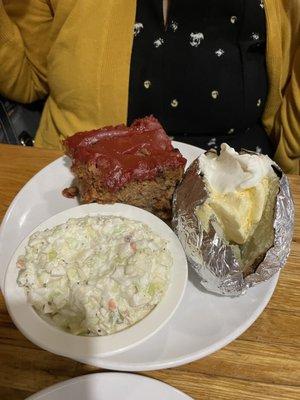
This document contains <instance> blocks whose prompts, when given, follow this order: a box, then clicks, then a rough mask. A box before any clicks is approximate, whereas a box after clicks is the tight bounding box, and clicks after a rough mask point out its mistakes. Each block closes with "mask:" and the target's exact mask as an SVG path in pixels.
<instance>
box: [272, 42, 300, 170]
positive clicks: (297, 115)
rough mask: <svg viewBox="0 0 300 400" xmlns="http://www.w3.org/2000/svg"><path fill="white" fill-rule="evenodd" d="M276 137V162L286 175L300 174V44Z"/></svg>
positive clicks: (278, 119) (285, 94) (277, 124)
mask: <svg viewBox="0 0 300 400" xmlns="http://www.w3.org/2000/svg"><path fill="white" fill-rule="evenodd" d="M274 136H275V139H276V142H277V143H278V148H277V151H276V154H275V161H276V162H278V164H279V165H281V166H282V168H283V169H284V170H285V172H286V173H292V174H297V173H300V169H299V167H300V43H299V46H298V48H297V50H296V54H295V57H294V61H293V69H292V74H291V77H290V81H289V83H288V85H287V87H286V90H285V93H284V97H283V101H282V104H281V107H280V110H279V112H278V114H277V117H276V119H275V126H274Z"/></svg>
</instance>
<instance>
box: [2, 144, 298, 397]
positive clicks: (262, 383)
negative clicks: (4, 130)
mask: <svg viewBox="0 0 300 400" xmlns="http://www.w3.org/2000/svg"><path fill="white" fill-rule="evenodd" d="M60 155H61V153H60V152H58V151H52V150H41V149H33V148H23V147H16V146H7V145H0V220H1V219H2V218H3V216H4V214H5V212H6V210H7V208H8V206H9V204H10V203H11V201H12V200H13V198H14V196H15V195H16V194H17V192H18V191H19V190H20V189H21V187H22V186H23V185H24V184H25V183H26V182H27V181H28V180H29V179H30V178H31V177H32V176H33V175H34V174H35V173H36V172H37V171H39V170H40V169H41V168H43V167H44V166H45V165H47V164H49V163H50V162H51V161H53V160H54V159H56V158H57V157H59V156H60ZM289 179H290V183H291V187H292V192H293V196H294V201H295V205H296V225H295V233H294V241H293V245H292V251H291V255H290V257H289V260H288V262H287V264H286V266H285V268H284V270H283V271H282V273H281V275H280V278H279V282H278V285H277V287H276V290H275V293H274V295H273V297H272V299H271V301H270V303H269V305H268V306H267V308H266V309H265V311H264V312H263V313H262V315H261V316H260V317H259V318H258V320H257V321H256V322H255V323H254V324H253V325H252V326H251V327H250V328H249V329H248V330H247V331H246V332H245V333H244V334H243V335H242V336H240V337H239V338H238V339H237V340H235V341H234V342H232V343H231V344H229V345H228V346H226V347H225V348H224V349H222V350H219V351H218V352H217V353H215V354H213V355H211V356H208V357H206V358H204V359H202V360H199V361H196V362H193V363H191V364H187V365H184V366H181V367H177V368H174V369H167V370H163V371H152V372H147V373H143V374H142V375H146V376H150V377H153V378H156V379H159V380H161V381H164V382H166V383H168V384H170V385H172V386H174V387H176V388H178V389H180V390H182V391H183V392H185V393H187V394H188V395H190V396H191V397H193V398H194V399H199V400H243V399H249V400H253V399H256V400H276V399H280V400H290V399H293V400H299V399H300V286H299V285H300V176H290V177H289ZM96 371H100V370H99V369H98V368H95V367H92V366H88V365H85V364H81V363H79V362H75V361H72V360H69V359H67V358H64V357H59V356H56V355H54V354H51V353H48V352H47V351H44V350H41V349H40V348H38V347H37V346H35V345H34V344H32V343H31V342H29V341H28V340H27V339H26V338H25V337H24V336H23V335H22V334H21V333H20V332H19V331H18V330H17V329H16V327H15V326H14V324H13V323H12V321H11V319H10V317H9V315H8V313H7V310H6V307H5V303H4V299H3V296H2V294H1V293H0V399H1V400H18V399H25V398H26V397H27V396H29V395H30V394H32V393H34V392H37V391H39V390H41V389H43V388H46V387H47V386H50V385H52V384H54V383H57V382H60V381H63V380H66V379H69V378H71V377H75V376H79V375H83V374H87V373H91V372H96ZM83 400H84V399H83Z"/></svg>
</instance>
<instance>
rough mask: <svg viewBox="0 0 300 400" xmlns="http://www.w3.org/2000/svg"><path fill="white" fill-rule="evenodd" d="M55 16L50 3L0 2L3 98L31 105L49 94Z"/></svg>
mask: <svg viewBox="0 0 300 400" xmlns="http://www.w3.org/2000/svg"><path fill="white" fill-rule="evenodd" d="M52 19H53V15H52V11H51V8H50V5H49V3H48V1H47V0H26V1H25V0H19V1H11V0H0V66H1V67H0V94H1V95H3V96H4V97H7V98H9V99H11V100H15V101H18V102H21V103H30V102H32V101H35V100H37V99H39V98H42V97H45V96H46V95H47V93H48V86H47V75H46V64H47V55H48V53H49V49H50V27H51V23H52Z"/></svg>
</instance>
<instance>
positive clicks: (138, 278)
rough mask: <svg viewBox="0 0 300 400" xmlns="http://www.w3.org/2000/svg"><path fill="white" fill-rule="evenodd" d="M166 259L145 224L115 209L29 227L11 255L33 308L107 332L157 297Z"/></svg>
mask: <svg viewBox="0 0 300 400" xmlns="http://www.w3.org/2000/svg"><path fill="white" fill-rule="evenodd" d="M172 263H173V260H172V257H171V254H170V252H169V250H168V249H167V242H166V241H165V240H163V239H162V238H160V237H159V236H158V235H156V234H155V233H154V232H153V231H152V230H151V229H150V228H149V227H148V226H147V225H145V224H143V223H141V222H138V221H134V220H130V219H127V218H121V217H116V216H94V217H93V216H88V217H84V218H77V219H75V218H73V219H69V220H68V221H67V222H66V223H64V224H61V225H58V226H56V227H54V228H52V229H48V230H45V231H41V232H36V233H34V234H33V235H32V236H31V237H30V239H29V242H28V245H27V246H26V250H25V255H23V256H21V257H20V258H19V260H18V262H17V265H18V267H19V268H20V272H19V275H18V279H17V282H18V285H19V286H22V287H24V289H25V290H26V292H27V295H28V301H29V302H30V303H31V304H32V305H33V307H34V308H35V309H36V311H37V312H38V313H39V314H40V315H42V316H47V318H50V319H51V321H52V322H53V323H54V324H55V325H57V326H59V327H60V328H62V329H64V330H67V331H69V332H71V333H73V334H77V335H92V336H95V335H100V336H102V335H109V334H112V333H114V332H117V331H120V330H123V329H125V328H128V327H129V326H131V325H133V324H135V323H136V322H137V321H139V320H141V319H142V318H144V317H145V316H146V315H147V314H148V313H149V312H150V311H151V310H152V309H153V308H154V307H155V306H156V305H157V304H158V303H159V302H160V300H161V299H162V297H163V295H164V293H165V291H166V289H167V287H168V283H169V275H170V268H171V266H172Z"/></svg>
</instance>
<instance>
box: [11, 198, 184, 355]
mask: <svg viewBox="0 0 300 400" xmlns="http://www.w3.org/2000/svg"><path fill="white" fill-rule="evenodd" d="M83 215H120V216H124V217H127V218H132V219H136V220H137V221H142V222H144V223H146V224H148V225H149V226H150V227H151V228H152V229H153V231H154V232H156V233H159V232H160V235H161V236H162V237H164V238H167V239H168V247H169V249H170V251H172V255H173V267H172V273H171V282H170V285H169V287H168V289H167V292H166V293H165V295H164V297H163V298H162V300H161V302H160V303H159V304H158V305H157V306H156V307H155V308H154V309H153V310H152V311H151V312H150V313H149V314H148V315H147V316H146V317H145V318H144V319H142V320H141V321H139V322H138V323H136V324H135V325H133V326H132V327H129V328H128V329H125V330H124V331H121V332H118V333H115V334H113V335H109V336H103V337H92V338H91V337H88V338H87V337H81V336H76V335H72V334H70V333H66V332H63V331H61V330H59V329H57V328H56V327H53V326H51V325H49V324H48V323H47V322H45V321H44V320H43V319H42V318H41V317H39V316H38V315H37V313H36V312H35V311H34V310H33V309H32V307H31V306H30V305H29V304H28V303H27V302H26V296H25V293H24V291H23V289H22V288H19V287H18V286H17V284H16V280H15V279H16V274H17V271H16V267H15V263H16V259H17V257H18V255H19V254H21V253H23V250H24V247H25V245H26V243H27V242H28V238H29V236H30V235H32V233H34V232H35V231H37V230H41V229H46V228H47V227H49V226H50V227H52V226H55V225H57V224H60V223H61V222H62V221H65V220H67V219H69V218H71V217H81V216H83ZM53 221H54V222H53ZM56 221H58V222H56ZM187 275H188V269H187V262H186V257H185V254H184V251H183V248H182V246H181V244H180V242H179V240H178V238H177V237H176V235H175V234H174V232H173V231H172V230H171V228H169V227H168V225H167V224H165V223H164V222H163V221H161V220H160V219H159V218H157V217H156V216H154V215H153V214H151V213H149V212H147V211H145V210H142V209H140V208H137V207H134V206H130V205H126V204H120V203H115V204H113V205H101V204H97V203H92V204H84V205H79V206H76V207H72V208H69V209H67V210H64V211H62V212H60V213H57V214H55V215H53V216H52V217H50V218H47V219H46V220H45V221H43V222H42V223H41V224H39V225H38V226H37V227H35V228H34V229H33V230H32V231H31V232H30V233H29V234H28V235H27V236H26V237H25V238H24V239H23V240H22V242H21V243H20V244H19V245H18V247H17V249H16V250H15V252H14V254H13V256H12V258H11V260H10V262H9V265H8V267H7V270H6V273H5V280H4V298H5V301H6V305H7V309H8V312H9V314H10V316H11V318H12V320H13V322H14V323H15V325H16V326H17V327H18V329H19V330H20V331H21V332H22V333H23V334H24V336H25V337H27V338H28V339H29V340H30V341H32V342H33V343H35V344H37V345H38V346H39V347H41V348H43V349H45V350H47V351H50V352H52V353H55V354H59V355H63V356H65V357H70V358H78V357H80V358H81V357H91V356H92V354H93V357H101V358H104V357H109V356H112V355H116V354H119V353H121V352H124V351H127V350H129V349H131V348H133V347H135V346H137V345H138V344H141V343H143V342H144V341H146V340H147V339H149V338H150V337H152V336H153V335H154V334H155V333H157V332H158V331H159V330H160V329H161V328H163V326H165V324H166V323H167V322H168V321H169V320H170V318H171V317H172V316H173V315H174V313H175V312H176V310H177V308H178V306H179V304H180V303H181V301H182V298H183V295H184V292H185V288H186V284H187ZM16 299H19V300H21V301H20V302H18V305H19V304H21V308H20V310H19V309H18V305H16V302H15V303H14V300H16ZM47 335H48V336H47ZM134 338H135V339H134ZM64 340H65V341H67V343H68V349H66V348H65V345H64V343H65V341H64ZM101 347H104V350H103V348H102V349H101V350H100V348H101ZM96 349H97V353H96V354H95V355H94V353H95V351H96ZM83 351H84V352H83ZM82 352H83V353H82Z"/></svg>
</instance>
